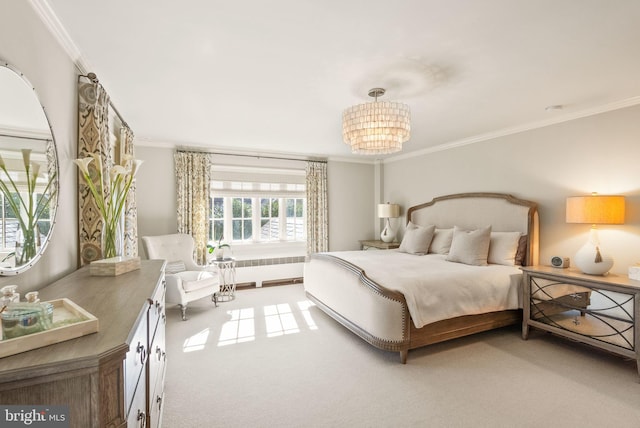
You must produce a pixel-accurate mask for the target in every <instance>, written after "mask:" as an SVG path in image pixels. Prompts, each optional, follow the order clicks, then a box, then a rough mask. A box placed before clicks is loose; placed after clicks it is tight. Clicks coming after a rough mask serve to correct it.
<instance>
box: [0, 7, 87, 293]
mask: <svg viewBox="0 0 640 428" xmlns="http://www.w3.org/2000/svg"><path fill="white" fill-rule="evenodd" d="M0 59H1V60H2V61H6V62H8V63H10V64H11V65H13V66H14V67H16V68H17V69H19V70H20V71H21V72H22V73H23V74H24V75H25V76H26V78H27V79H28V80H29V81H30V82H31V84H32V85H33V86H34V88H35V90H36V93H37V94H38V96H39V98H40V102H41V103H42V104H43V105H44V106H45V109H46V112H47V115H48V116H49V120H50V122H51V126H52V128H53V134H54V137H55V140H56V144H57V149H58V158H59V160H60V192H59V197H58V198H59V205H58V211H57V215H56V223H55V226H54V228H53V232H52V233H53V235H52V240H51V243H50V244H49V246H48V247H47V249H46V252H45V254H44V256H43V257H42V258H41V259H40V260H39V261H38V262H37V263H36V264H35V265H34V267H32V268H31V269H30V270H28V271H27V272H24V273H21V274H20V275H18V276H11V277H0V286H2V285H6V284H17V285H18V288H19V291H20V292H21V293H24V292H27V291H30V290H36V289H39V288H41V287H43V286H44V285H46V284H49V283H50V282H52V281H53V280H55V279H58V278H59V277H61V276H64V275H65V274H67V273H70V272H72V271H74V270H75V269H76V267H77V253H78V245H77V239H76V236H77V232H76V224H77V201H76V171H75V169H76V167H75V166H74V165H73V164H72V162H71V160H72V159H74V158H75V157H76V116H75V115H76V110H77V107H76V87H75V82H76V78H77V72H76V69H75V66H74V64H73V62H72V61H71V59H70V58H69V56H68V55H67V54H66V53H65V51H64V50H63V49H62V48H61V47H60V46H59V45H58V44H57V42H56V41H55V39H54V38H53V36H52V35H51V34H50V33H49V32H48V30H47V29H46V27H45V26H44V24H43V23H42V21H40V18H39V17H38V16H37V15H36V13H35V12H34V11H33V9H32V8H31V6H29V2H26V1H12V0H0ZM0 102H10V101H8V100H5V99H2V100H0Z"/></svg>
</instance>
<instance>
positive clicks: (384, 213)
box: [378, 202, 400, 242]
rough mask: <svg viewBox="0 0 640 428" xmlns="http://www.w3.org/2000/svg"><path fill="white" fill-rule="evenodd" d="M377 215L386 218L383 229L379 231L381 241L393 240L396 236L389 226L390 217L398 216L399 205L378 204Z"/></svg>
mask: <svg viewBox="0 0 640 428" xmlns="http://www.w3.org/2000/svg"><path fill="white" fill-rule="evenodd" d="M378 217H380V218H384V219H386V222H385V226H384V229H383V230H382V232H381V233H380V239H381V240H382V241H383V242H393V240H394V239H395V238H396V232H395V230H393V228H392V227H391V222H390V221H389V219H390V218H396V217H400V205H398V204H390V203H389V202H387V203H386V204H378Z"/></svg>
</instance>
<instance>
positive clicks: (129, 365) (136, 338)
mask: <svg viewBox="0 0 640 428" xmlns="http://www.w3.org/2000/svg"><path fill="white" fill-rule="evenodd" d="M145 307H146V306H145ZM147 357H148V348H147V317H146V316H143V317H142V318H141V319H140V324H138V326H137V328H136V329H135V331H134V333H133V336H132V338H131V342H130V343H129V352H127V356H126V358H125V360H124V377H125V389H124V398H125V408H126V410H127V412H126V413H127V414H128V413H129V408H130V407H131V402H132V400H133V394H134V392H135V390H136V385H137V384H138V383H139V382H138V380H139V379H140V375H141V374H142V373H144V368H145V364H146V362H147ZM144 383H145V382H144V381H143V382H142V384H144ZM143 409H144V407H143Z"/></svg>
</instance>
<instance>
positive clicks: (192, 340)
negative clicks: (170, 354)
mask: <svg viewBox="0 0 640 428" xmlns="http://www.w3.org/2000/svg"><path fill="white" fill-rule="evenodd" d="M208 337H209V329H208V328H205V329H204V330H202V331H201V332H199V333H196V334H194V335H193V336H191V337H189V338H187V340H185V341H184V343H183V344H182V352H193V351H201V350H203V349H204V344H205V343H207V338H208Z"/></svg>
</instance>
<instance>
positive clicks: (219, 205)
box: [211, 198, 224, 218]
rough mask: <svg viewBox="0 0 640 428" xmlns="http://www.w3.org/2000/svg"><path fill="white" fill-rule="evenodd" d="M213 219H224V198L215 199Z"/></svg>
mask: <svg viewBox="0 0 640 428" xmlns="http://www.w3.org/2000/svg"><path fill="white" fill-rule="evenodd" d="M211 211H212V213H213V218H224V198H213V209H212V210H211Z"/></svg>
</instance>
